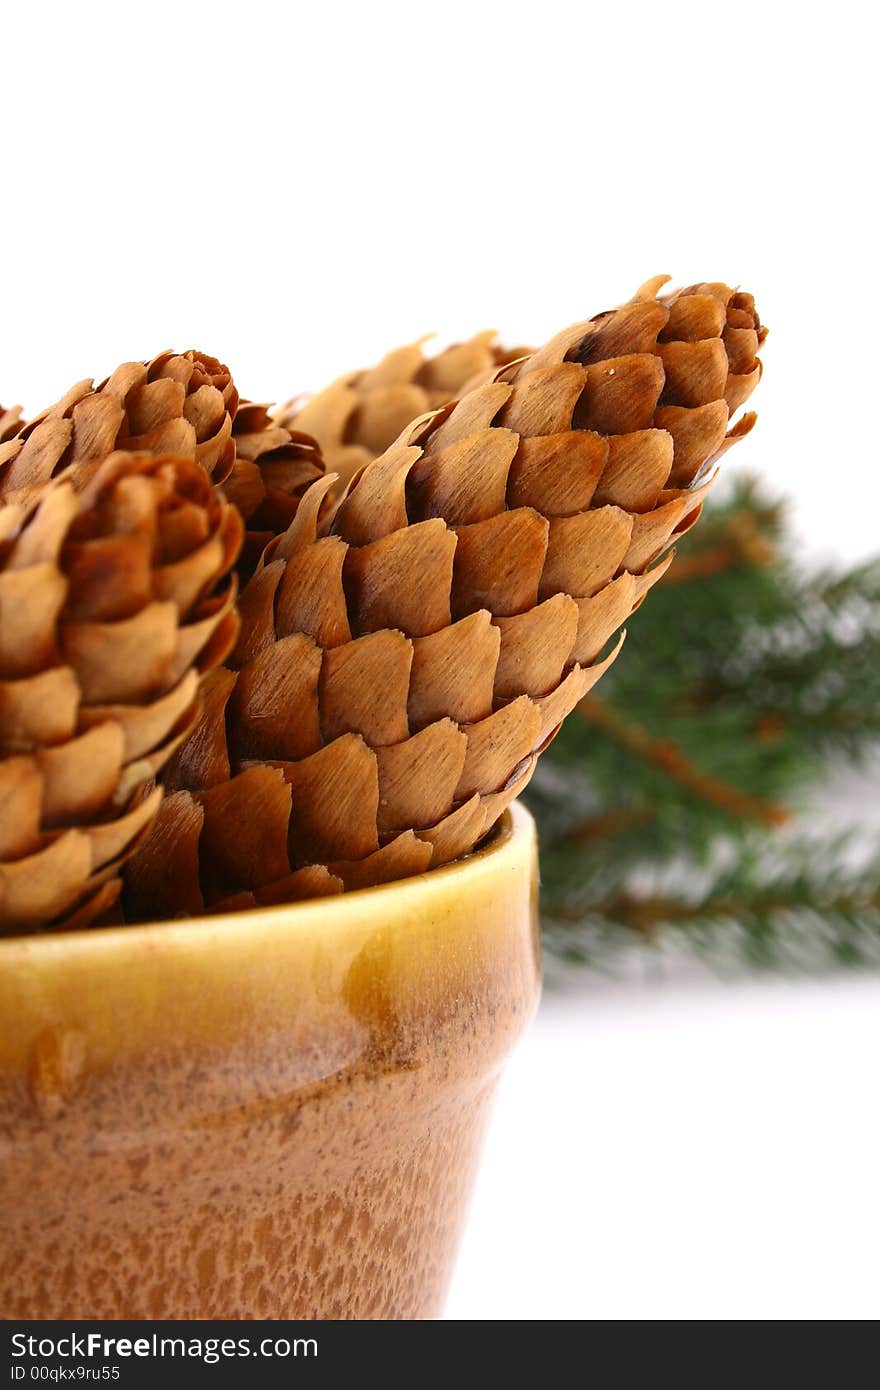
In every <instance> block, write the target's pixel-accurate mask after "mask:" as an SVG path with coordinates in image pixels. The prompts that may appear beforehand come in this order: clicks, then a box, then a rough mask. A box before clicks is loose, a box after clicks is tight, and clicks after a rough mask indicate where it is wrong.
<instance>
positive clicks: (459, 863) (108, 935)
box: [0, 801, 537, 967]
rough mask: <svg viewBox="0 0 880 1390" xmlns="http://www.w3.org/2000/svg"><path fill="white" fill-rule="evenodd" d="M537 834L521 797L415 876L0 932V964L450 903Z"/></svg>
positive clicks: (342, 923) (530, 846) (529, 846)
mask: <svg viewBox="0 0 880 1390" xmlns="http://www.w3.org/2000/svg"><path fill="white" fill-rule="evenodd" d="M536 846H537V836H536V831H535V822H534V819H533V818H532V816H531V814H530V813H529V812H528V811H527V810H526V808H525V807H524V806H522V805H520V803H519V802H517V801H514V802H513V803H512V804H511V805H510V806H509V807H508V808H507V809H506V810H505V811H504V813H503V815H502V816H501V817H500V818H499V820H498V822H497V824H496V825H495V827H494V828H493V830H492V833H491V836H490V839H489V840H488V842H487V843H486V844H484V845H482V846H481V847H480V848H479V849H477V850H474V851H472V852H471V853H470V854H468V855H465V856H464V857H463V858H461V859H456V860H455V861H454V862H453V863H451V864H444V865H442V866H440V867H438V868H436V869H429V870H427V871H426V872H424V873H421V874H413V875H412V876H411V877H409V878H403V879H395V880H393V881H392V882H391V883H380V884H375V885H373V886H372V887H369V888H356V889H352V890H350V891H349V892H347V893H339V894H336V895H333V896H332V897H329V898H328V897H322V898H312V899H307V900H303V901H300V902H293V903H270V904H267V905H265V906H258V907H251V908H246V909H243V910H241V911H239V912H220V913H206V914H205V915H204V916H203V917H173V918H167V919H165V920H158V921H155V922H144V923H137V924H132V925H123V926H112V927H78V928H74V929H67V930H65V929H64V928H61V929H59V930H57V931H46V932H36V933H24V934H20V935H17V936H14V935H10V936H3V937H0V967H2V965H3V964H4V963H12V962H14V961H15V960H16V959H20V958H21V956H22V954H25V955H26V956H27V957H28V958H29V959H30V960H33V959H34V957H44V958H45V957H48V956H52V955H55V954H57V953H59V952H62V951H63V952H66V953H69V952H70V951H77V950H78V949H80V948H82V949H88V948H91V947H94V946H95V944H96V939H97V940H99V941H100V944H101V947H102V949H103V950H107V951H112V950H113V949H114V948H126V947H127V948H131V947H133V946H135V945H136V944H137V945H139V946H142V947H145V948H147V949H149V946H150V944H151V943H152V944H154V945H158V944H159V943H160V942H167V941H170V940H172V939H173V938H174V937H176V936H178V935H180V936H183V935H184V934H185V936H186V937H187V939H188V940H189V941H190V942H191V943H193V944H195V942H196V941H198V939H199V937H200V936H201V935H204V936H206V937H207V936H210V937H216V935H217V933H218V932H219V933H221V934H223V935H229V936H234V935H235V934H236V933H237V932H240V931H242V930H245V931H246V930H247V929H248V927H249V924H254V925H256V924H259V923H262V922H265V923H266V924H267V925H268V924H269V922H270V921H272V920H273V919H274V921H276V922H277V920H278V917H279V914H283V916H284V918H285V923H284V928H285V932H292V931H294V930H296V929H297V928H302V929H303V930H307V929H308V928H309V927H311V926H313V925H314V923H315V921H316V920H321V919H323V922H324V926H323V928H322V930H331V931H332V930H334V929H335V928H337V926H338V927H339V928H340V929H342V928H344V927H346V926H351V925H352V924H353V923H355V922H356V921H357V920H358V918H359V917H360V915H361V913H362V912H363V910H364V905H365V904H366V903H367V902H369V911H370V914H371V915H372V914H374V913H375V912H377V911H379V912H381V908H382V900H383V898H384V899H385V900H386V901H387V903H388V909H389V916H395V917H400V916H401V915H402V914H404V913H405V912H406V911H407V908H408V907H411V908H412V910H413V911H416V910H418V911H419V912H424V910H425V905H426V902H430V900H431V898H432V897H437V899H438V901H439V900H441V899H446V900H447V901H448V897H449V892H450V888H451V887H453V884H452V880H453V879H455V880H457V882H456V883H455V884H454V888H455V890H456V891H457V892H460V893H461V894H462V895H464V894H466V893H467V892H468V890H469V888H471V887H472V886H474V885H475V884H477V883H478V882H480V881H481V880H482V879H483V878H484V877H486V876H487V875H495V874H497V873H499V872H502V873H503V872H504V870H505V868H507V869H509V870H510V871H512V872H515V871H516V870H517V868H518V867H521V865H522V861H523V856H524V855H525V854H535V853H536ZM331 904H332V911H331V912H330V915H331V916H332V922H329V923H328V922H327V917H328V910H330V905H331Z"/></svg>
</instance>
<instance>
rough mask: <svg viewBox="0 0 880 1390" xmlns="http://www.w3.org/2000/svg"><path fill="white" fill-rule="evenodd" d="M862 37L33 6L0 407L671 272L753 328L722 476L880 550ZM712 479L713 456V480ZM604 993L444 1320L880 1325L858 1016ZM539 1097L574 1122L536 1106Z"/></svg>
mask: <svg viewBox="0 0 880 1390" xmlns="http://www.w3.org/2000/svg"><path fill="white" fill-rule="evenodd" d="M868 16H869V7H868V6H867V5H866V4H853V3H845V2H844V3H836V4H834V5H832V6H828V5H822V6H820V5H816V4H810V3H805V4H800V5H797V6H794V5H790V4H785V3H779V4H772V3H767V0H764V3H761V4H754V3H750V0H743V2H742V3H740V4H738V5H735V6H731V5H724V6H721V5H717V4H706V3H703V4H694V5H691V4H683V3H678V4H676V3H667V4H664V5H657V4H644V5H642V4H637V3H630V4H627V5H622V4H606V5H597V4H588V3H586V0H579V3H571V4H565V3H559V0H542V3H541V4H529V5H524V4H517V3H515V2H514V0H507V3H479V0H470V3H467V4H460V3H450V0H447V3H444V4H443V5H430V6H428V5H420V4H417V3H410V4H408V5H392V4H382V3H375V2H374V3H371V4H357V5H355V4H330V3H323V4H318V3H313V4H309V5H288V6H281V5H278V4H271V5H270V4H265V3H261V0H248V3H241V4H236V5H230V4H220V3H217V4H213V5H210V6H207V5H198V6H196V5H192V4H189V5H187V4H185V3H181V2H180V0H178V3H175V4H164V3H160V2H159V0H156V2H155V3H152V4H150V5H149V6H140V5H138V6H135V5H131V4H119V3H116V4H113V5H106V4H101V3H92V4H90V5H89V6H72V5H65V6H63V7H62V6H60V5H59V6H51V5H46V4H39V3H36V4H35V3H31V4H29V5H27V6H25V5H23V4H20V5H17V6H16V7H15V9H14V11H13V12H12V13H7V14H6V15H5V16H4V32H3V50H4V53H3V73H2V81H0V140H2V142H3V147H2V171H3V174H2V190H3V191H2V203H3V207H2V217H0V249H2V261H0V264H2V281H0V284H2V289H0V324H2V331H0V400H2V401H4V403H5V404H9V403H10V402H11V401H13V400H15V401H21V402H22V403H23V404H24V405H25V407H26V409H27V410H28V411H29V412H31V413H32V412H35V411H36V410H37V409H39V408H41V407H42V406H44V405H46V404H48V403H50V402H51V401H53V400H54V399H56V398H57V397H58V396H59V395H60V394H61V393H62V392H63V391H64V390H65V389H66V387H68V386H69V385H70V384H71V383H72V382H73V381H75V380H78V379H80V378H81V377H83V376H87V375H88V376H92V375H94V376H97V377H100V376H103V375H106V374H107V373H108V372H109V371H110V370H112V368H113V367H114V366H115V365H116V364H117V363H118V362H119V361H121V360H126V359H132V358H146V357H149V356H152V355H153V354H155V353H156V352H158V351H160V350H161V349H162V348H164V347H166V346H169V347H170V346H174V347H177V348H186V347H190V346H196V347H200V348H202V349H204V350H206V351H208V352H211V353H214V354H216V355H217V356H219V357H221V358H223V359H224V360H226V361H228V362H229V364H230V365H231V366H232V367H233V370H234V371H235V373H236V376H237V378H238V381H239V384H240V387H241V389H242V390H243V392H244V393H245V394H248V395H251V396H253V397H256V398H258V399H277V398H279V397H285V396H288V395H290V394H292V393H293V392H294V391H297V390H300V389H304V388H316V387H319V386H321V385H322V384H323V383H324V382H325V381H326V380H327V379H329V378H331V377H333V376H335V375H336V374H338V373H340V372H341V371H343V370H346V369H348V368H352V367H356V366H359V365H362V364H365V363H368V362H370V361H371V360H373V359H374V358H375V357H376V356H378V355H379V354H380V353H381V352H383V351H384V350H385V349H386V348H388V347H390V346H393V345H394V344H396V343H398V342H401V341H404V340H406V339H408V338H413V337H416V336H417V335H419V334H421V333H423V332H425V331H427V330H432V329H434V330H437V332H438V333H439V334H440V335H441V337H443V338H446V339H452V338H455V337H457V336H460V335H462V334H467V333H470V332H472V331H474V330H476V329H479V328H483V327H486V326H494V327H497V328H498V329H500V330H501V331H502V332H503V333H504V334H505V335H506V336H507V337H508V338H509V339H514V340H516V341H518V342H521V341H530V340H537V339H540V338H542V337H546V336H549V335H550V334H551V333H552V332H554V331H555V330H557V329H558V328H560V327H562V326H564V325H565V324H567V323H569V322H571V321H573V320H576V319H581V318H585V317H587V316H589V315H590V314H592V313H595V312H597V311H598V310H601V309H604V308H606V307H609V305H611V304H613V303H614V302H615V301H617V300H618V299H620V298H623V297H626V296H628V295H629V294H630V293H631V292H632V291H633V290H634V289H635V287H636V286H637V284H638V283H639V282H640V281H642V280H643V279H645V278H647V277H648V276H650V275H652V274H655V273H658V272H661V271H662V272H668V273H670V274H672V275H673V276H675V277H676V278H677V279H678V280H680V281H684V282H685V283H689V282H692V281H694V280H698V279H726V280H728V281H730V282H735V283H741V284H742V285H743V286H744V287H747V288H750V289H752V290H753V291H754V292H755V294H756V295H757V296H758V303H759V307H760V310H761V313H762V316H763V317H764V319H765V321H766V322H767V323H768V324H769V325H770V327H771V330H772V331H771V338H770V341H769V343H768V345H767V348H766V351H765V354H764V356H765V362H766V366H767V374H766V377H765V380H764V383H763V384H762V386H761V388H760V390H759V393H758V395H757V397H756V398H755V404H756V405H757V407H758V408H759V410H760V412H761V416H762V419H761V423H760V425H759V428H758V430H757V431H756V432H755V433H754V434H753V435H752V436H751V438H750V439H749V440H748V441H747V442H746V443H745V444H743V445H742V446H741V447H740V448H739V449H738V450H737V451H735V454H736V456H738V457H736V461H733V460H731V461H730V466H731V467H734V468H735V467H742V466H744V465H745V466H748V467H751V468H755V469H760V470H761V471H762V472H763V473H764V474H765V475H766V476H767V478H768V480H769V481H770V482H771V483H772V484H773V485H774V486H776V487H778V488H779V489H781V490H784V491H785V492H787V493H789V494H792V495H794V496H795V498H796V522H797V526H798V528H799V534H800V535H801V536H802V538H803V541H804V544H805V546H807V547H808V548H809V549H810V550H811V551H813V552H816V551H822V552H824V553H825V554H830V555H838V556H846V557H848V558H852V557H855V556H856V555H859V554H864V553H867V552H868V551H870V550H872V549H874V548H876V546H877V503H878V484H877V472H876V470H877V464H878V458H877V439H876V425H875V421H876V413H877V389H876V377H877V372H878V358H877V324H878V323H880V315H878V291H877V275H876V246H877V221H876V215H875V209H874V198H875V196H876V135H877V129H876V127H877V107H876V99H875V91H876V75H875V70H874V69H875V54H876V48H875V44H874V43H873V41H872V40H871V37H870V35H869V34H868V32H867V26H868ZM728 457H729V456H728ZM677 979H678V977H677V976H676V975H673V980H672V981H671V982H667V983H666V984H665V985H663V986H660V985H657V984H653V985H650V986H649V985H648V984H644V983H642V984H637V983H633V982H632V981H631V980H630V981H629V982H628V983H626V984H624V985H604V986H603V985H602V984H600V983H599V982H598V981H595V980H594V981H592V982H590V983H589V984H585V985H584V986H583V987H582V988H581V989H580V991H579V992H577V993H575V994H574V995H573V996H570V997H568V998H567V999H566V1000H565V1001H564V1002H559V1001H557V1003H556V1004H555V1005H551V1006H550V1007H549V1008H547V1009H546V1011H545V1014H544V1017H543V1019H542V1021H541V1022H539V1024H538V1026H537V1028H536V1029H535V1031H534V1032H533V1034H532V1036H531V1039H530V1041H529V1042H528V1043H527V1044H526V1045H525V1046H524V1047H523V1048H522V1049H521V1051H520V1054H519V1057H518V1059H517V1060H516V1061H515V1063H514V1064H513V1067H512V1069H511V1072H510V1076H509V1078H508V1085H507V1089H506V1092H505V1093H504V1095H503V1097H502V1104H501V1107H500V1109H499V1112H498V1122H497V1124H496V1127H495V1130H494V1133H493V1137H492V1141H491V1148H490V1153H489V1157H488V1159H487V1166H486V1169H485V1174H484V1181H483V1184H482V1186H481V1189H480V1192H479V1195H478V1200H477V1204H476V1207H475V1210H474V1218H473V1222H472V1225H471V1229H470V1235H469V1238H468V1243H467V1245H466V1248H465V1251H464V1255H463V1259H462V1264H461V1267H460V1271H459V1275H458V1279H457V1282H456V1285H455V1288H454V1290H453V1296H452V1301H451V1304H450V1312H451V1313H452V1314H453V1315H455V1316H458V1317H529V1316H532V1317H537V1316H540V1317H553V1316H557V1317H580V1318H594V1317H613V1318H628V1317H635V1316H638V1317H651V1316H656V1317H689V1316H792V1317H797V1316H808V1317H816V1316H846V1315H850V1316H859V1315H865V1314H868V1313H871V1312H874V1313H876V1312H877V1311H880V1309H878V1299H877V1297H876V1293H877V1290H876V1273H875V1270H876V1254H875V1251H876V1246H877V1235H878V1230H877V1208H876V1198H875V1181H874V1172H875V1165H876V1159H877V1147H878V1144H877V1140H878V1135H877V1128H876V1087H875V1084H874V1076H873V1063H874V1060H875V1058H876V1050H877V1033H878V1029H877V1012H876V1011H877V1005H878V1003H880V988H878V985H877V984H876V983H872V982H870V981H861V982H855V981H853V982H848V983H847V982H837V983H835V984H829V985H826V986H823V987H819V986H813V985H810V986H805V985H802V986H795V985H783V984H775V985H767V984H754V985H751V984H748V985H740V986H719V985H717V984H716V985H705V984H703V985H700V984H697V983H694V982H692V981H688V982H687V983H683V982H681V981H678V982H677V983H676V980H677ZM551 1074H555V1075H556V1077H557V1081H558V1084H557V1085H556V1086H553V1085H550V1084H548V1076H550V1075H551Z"/></svg>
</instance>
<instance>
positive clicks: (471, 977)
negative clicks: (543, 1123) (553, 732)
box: [0, 808, 539, 1319]
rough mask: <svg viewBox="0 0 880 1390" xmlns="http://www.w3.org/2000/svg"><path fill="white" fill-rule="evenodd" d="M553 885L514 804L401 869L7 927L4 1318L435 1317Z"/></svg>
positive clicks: (2, 998) (1, 1197)
mask: <svg viewBox="0 0 880 1390" xmlns="http://www.w3.org/2000/svg"><path fill="white" fill-rule="evenodd" d="M536 883H537V874H536V862H535V836H534V827H533V824H532V821H531V819H530V817H529V816H528V815H527V813H526V812H525V811H523V810H522V809H520V808H514V809H513V811H512V813H508V815H506V816H505V818H504V820H503V822H502V823H501V824H500V826H499V829H498V831H497V833H496V834H495V836H494V838H493V839H492V841H491V843H490V844H489V845H488V846H487V847H486V848H484V849H482V850H481V851H479V852H478V853H476V854H474V855H472V856H470V857H469V858H468V859H465V860H463V861H461V862H460V863H458V864H454V865H451V866H449V867H447V868H443V869H440V870H437V871H435V872H434V873H431V874H425V875H422V876H421V877H419V878H414V879H409V880H406V881H404V882H401V883H395V884H389V885H386V886H383V887H379V888H371V889H366V890H363V891H361V892H355V893H350V894H347V895H345V896H342V897H337V898H325V899H321V900H317V901H314V902H309V903H300V904H296V905H291V906H287V907H269V908H261V909H259V910H255V911H251V912H243V913H238V914H234V915H232V914H231V915H228V916H218V917H209V918H201V919H198V920H194V921H174V922H164V923H155V924H151V925H148V926H138V927H120V928H112V929H108V930H93V931H76V932H59V933H57V934H54V935H45V936H31V937H24V938H18V939H7V940H3V941H0V1019H2V1031H0V1222H2V1226H3V1245H2V1254H0V1261H2V1263H0V1307H2V1309H3V1313H4V1316H5V1317H7V1318H21V1319H25V1318H80V1319H86V1318H88V1319H93V1318H147V1319H151V1318H163V1319H169V1318H381V1319H396V1318H426V1317H433V1316H435V1315H436V1314H437V1313H438V1312H439V1311H440V1309H441V1306H442V1302H443V1297H444V1294H445V1290H446V1287H447V1283H448V1280H449V1276H450V1272H451V1268H452V1263H453V1260H454V1256H455V1252H456V1248H457V1245H458V1242H459V1237H460V1235H461V1231H462V1225H463V1221H464V1218H465V1212H466V1207H467V1202H468V1196H469V1193H470V1189H471V1185H472V1182H473V1178H474V1173H475V1169H476V1166H477V1162H478V1159H479V1153H480V1148H481V1144H482V1140H483V1133H484V1128H485V1124H486V1118H487V1114H488V1111H489V1106H490V1102H491V1098H492V1093H493V1091H494V1088H495V1083H496V1081H497V1078H498V1075H499V1072H500V1070H501V1067H502V1065H503V1063H504V1060H505V1058H506V1057H507V1055H508V1053H509V1051H510V1049H511V1047H512V1046H513V1044H514V1043H515V1042H516V1040H517V1038H518V1037H519V1036H520V1034H521V1033H522V1031H523V1029H524V1028H525V1026H526V1024H527V1022H528V1020H529V1018H530V1017H531V1014H532V1012H533V1010H534V1008H535V1004H536V1000H537V996H538V989H539V966H538V949H537V936H536Z"/></svg>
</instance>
